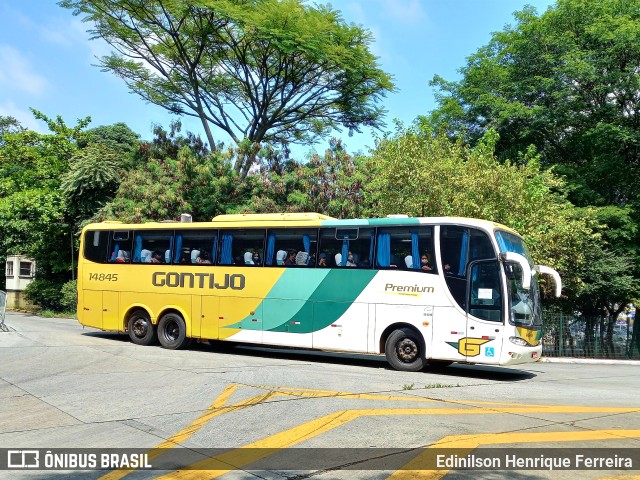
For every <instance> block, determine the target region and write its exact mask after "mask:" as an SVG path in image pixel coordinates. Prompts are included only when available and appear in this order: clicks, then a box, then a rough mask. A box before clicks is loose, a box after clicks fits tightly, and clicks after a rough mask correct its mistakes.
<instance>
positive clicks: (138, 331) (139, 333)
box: [133, 319, 148, 338]
mask: <svg viewBox="0 0 640 480" xmlns="http://www.w3.org/2000/svg"><path fill="white" fill-rule="evenodd" d="M147 328H148V326H147V322H145V321H144V320H141V319H139V320H136V321H135V322H133V334H134V335H135V336H136V337H140V338H142V337H144V336H145V335H146V334H147Z"/></svg>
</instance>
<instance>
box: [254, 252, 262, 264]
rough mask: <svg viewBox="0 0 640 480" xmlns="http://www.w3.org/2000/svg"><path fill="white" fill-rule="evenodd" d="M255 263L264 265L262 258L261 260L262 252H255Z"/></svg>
mask: <svg viewBox="0 0 640 480" xmlns="http://www.w3.org/2000/svg"><path fill="white" fill-rule="evenodd" d="M253 264H254V265H262V260H260V254H259V253H258V252H253Z"/></svg>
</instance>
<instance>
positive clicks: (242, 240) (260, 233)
mask: <svg viewBox="0 0 640 480" xmlns="http://www.w3.org/2000/svg"><path fill="white" fill-rule="evenodd" d="M265 234H266V232H265V230H263V229H238V230H221V235H220V238H221V242H220V243H221V246H220V261H219V264H220V265H234V264H235V265H238V266H251V267H254V266H255V267H259V266H262V265H263V263H264V245H265V236H266V235H265Z"/></svg>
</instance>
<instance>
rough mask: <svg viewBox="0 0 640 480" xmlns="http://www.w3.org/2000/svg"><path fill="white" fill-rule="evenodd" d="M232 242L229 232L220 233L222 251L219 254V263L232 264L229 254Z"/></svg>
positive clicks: (231, 257)
mask: <svg viewBox="0 0 640 480" xmlns="http://www.w3.org/2000/svg"><path fill="white" fill-rule="evenodd" d="M232 244H233V235H232V234H231V233H223V234H222V252H221V254H220V264H221V265H233V256H232V255H231V245H232Z"/></svg>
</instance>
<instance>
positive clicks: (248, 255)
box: [244, 252, 255, 265]
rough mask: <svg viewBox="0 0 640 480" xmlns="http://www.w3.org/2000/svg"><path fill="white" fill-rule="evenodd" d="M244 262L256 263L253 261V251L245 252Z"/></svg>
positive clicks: (247, 263) (246, 263) (248, 263)
mask: <svg viewBox="0 0 640 480" xmlns="http://www.w3.org/2000/svg"><path fill="white" fill-rule="evenodd" d="M244 264H245V265H255V264H254V263H253V253H251V252H245V253H244Z"/></svg>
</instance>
